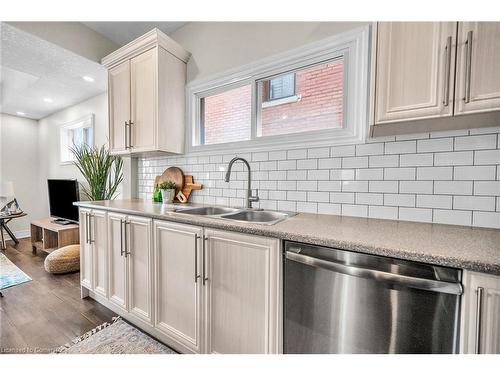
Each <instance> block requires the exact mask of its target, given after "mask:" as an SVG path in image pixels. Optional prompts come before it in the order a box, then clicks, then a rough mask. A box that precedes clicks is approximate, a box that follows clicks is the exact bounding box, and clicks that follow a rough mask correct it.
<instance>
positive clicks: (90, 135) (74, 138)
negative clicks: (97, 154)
mask: <svg viewBox="0 0 500 375" xmlns="http://www.w3.org/2000/svg"><path fill="white" fill-rule="evenodd" d="M83 145H87V146H90V147H92V146H93V145H94V115H93V114H91V115H88V116H85V117H83V118H81V119H78V120H75V121H71V122H69V123H66V124H64V125H61V129H60V142H59V147H60V157H61V164H71V163H72V162H73V161H74V160H75V156H74V155H73V152H72V151H71V148H72V147H74V146H83Z"/></svg>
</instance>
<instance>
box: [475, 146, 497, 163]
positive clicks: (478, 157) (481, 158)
mask: <svg viewBox="0 0 500 375" xmlns="http://www.w3.org/2000/svg"><path fill="white" fill-rule="evenodd" d="M484 164H500V150H485V151H474V165H484Z"/></svg>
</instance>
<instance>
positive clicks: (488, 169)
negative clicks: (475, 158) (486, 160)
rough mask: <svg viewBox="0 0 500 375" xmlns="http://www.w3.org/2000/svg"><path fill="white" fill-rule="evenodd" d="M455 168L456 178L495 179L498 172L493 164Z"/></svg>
mask: <svg viewBox="0 0 500 375" xmlns="http://www.w3.org/2000/svg"><path fill="white" fill-rule="evenodd" d="M454 168H455V174H454V178H453V179H454V180H494V179H495V177H496V173H497V170H496V167H495V166H493V165H491V166H490V165H482V166H473V167H454Z"/></svg>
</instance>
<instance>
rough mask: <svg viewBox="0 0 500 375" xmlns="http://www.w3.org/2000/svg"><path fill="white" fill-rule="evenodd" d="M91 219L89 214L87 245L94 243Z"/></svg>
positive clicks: (91, 216)
mask: <svg viewBox="0 0 500 375" xmlns="http://www.w3.org/2000/svg"><path fill="white" fill-rule="evenodd" d="M93 217H94V215H92V214H89V244H92V243H94V239H93V235H94V232H93V230H92V218H93Z"/></svg>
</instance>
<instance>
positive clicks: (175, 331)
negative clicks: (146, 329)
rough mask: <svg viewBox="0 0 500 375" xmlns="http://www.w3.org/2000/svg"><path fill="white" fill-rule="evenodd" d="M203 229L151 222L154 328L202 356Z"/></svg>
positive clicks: (164, 222) (163, 222) (156, 221)
mask: <svg viewBox="0 0 500 375" xmlns="http://www.w3.org/2000/svg"><path fill="white" fill-rule="evenodd" d="M202 232H203V229H202V228H200V227H196V226H192V225H183V224H174V223H169V222H166V221H159V220H155V222H154V262H155V283H154V288H155V297H154V304H155V307H156V309H155V328H156V329H158V330H159V331H161V332H162V333H164V334H165V335H167V336H168V337H169V338H171V339H172V340H174V341H176V342H177V343H178V344H179V345H182V346H183V347H185V348H186V350H188V351H190V352H193V353H201V351H202V348H201V323H202V321H201V311H202V310H201V302H202V301H201V292H202V289H201V288H202V280H201V273H200V272H201V260H202V259H201V249H202V246H203V242H202V241H203V240H202Z"/></svg>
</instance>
